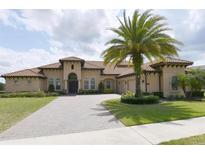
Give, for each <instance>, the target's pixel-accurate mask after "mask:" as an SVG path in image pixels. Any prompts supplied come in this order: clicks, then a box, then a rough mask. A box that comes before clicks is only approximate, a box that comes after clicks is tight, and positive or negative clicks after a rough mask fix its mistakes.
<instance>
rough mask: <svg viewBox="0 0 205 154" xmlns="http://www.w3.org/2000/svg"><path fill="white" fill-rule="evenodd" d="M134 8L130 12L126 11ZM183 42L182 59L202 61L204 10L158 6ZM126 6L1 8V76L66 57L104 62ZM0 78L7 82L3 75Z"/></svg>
mask: <svg viewBox="0 0 205 154" xmlns="http://www.w3.org/2000/svg"><path fill="white" fill-rule="evenodd" d="M132 12H133V10H127V13H128V15H129V14H130V15H131V14H132ZM154 13H158V14H160V15H162V16H165V17H166V18H167V23H168V24H169V25H170V27H171V28H172V29H173V31H172V32H170V34H171V35H172V36H174V37H175V38H176V39H178V40H180V41H182V42H183V43H184V46H183V47H181V50H182V51H181V52H180V53H179V55H180V58H182V59H187V60H192V61H194V65H204V64H205V62H204V59H205V52H204V51H205V10H154ZM116 16H119V17H121V16H122V10H0V74H4V73H8V72H11V71H16V70H19V69H24V68H30V67H36V66H40V65H44V64H48V63H52V62H56V61H58V59H59V58H62V57H66V56H77V57H80V58H85V59H89V60H100V59H101V57H100V53H101V52H102V51H103V50H104V49H105V42H106V41H108V40H109V39H110V38H112V37H113V34H112V33H111V32H110V31H109V30H107V29H108V28H110V27H118V25H119V23H118V21H117V19H116ZM0 81H3V80H2V79H0Z"/></svg>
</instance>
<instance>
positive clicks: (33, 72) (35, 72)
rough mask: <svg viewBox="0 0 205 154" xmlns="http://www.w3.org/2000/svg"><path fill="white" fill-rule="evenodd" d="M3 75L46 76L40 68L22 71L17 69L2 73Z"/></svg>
mask: <svg viewBox="0 0 205 154" xmlns="http://www.w3.org/2000/svg"><path fill="white" fill-rule="evenodd" d="M2 77H41V78H45V76H44V75H43V74H42V73H41V72H40V69H38V68H31V69H25V70H21V71H16V72H12V73H7V74H4V75H2Z"/></svg>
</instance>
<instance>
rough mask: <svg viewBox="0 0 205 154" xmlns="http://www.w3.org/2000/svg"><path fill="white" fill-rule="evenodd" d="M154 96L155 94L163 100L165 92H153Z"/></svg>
mask: <svg viewBox="0 0 205 154" xmlns="http://www.w3.org/2000/svg"><path fill="white" fill-rule="evenodd" d="M152 94H153V95H154V96H159V98H163V97H164V94H163V92H160V91H157V92H153V93H152Z"/></svg>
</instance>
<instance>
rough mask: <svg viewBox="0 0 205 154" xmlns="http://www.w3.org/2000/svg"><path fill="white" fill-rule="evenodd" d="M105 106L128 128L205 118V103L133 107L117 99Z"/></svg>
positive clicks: (193, 102) (179, 102) (170, 103)
mask: <svg viewBox="0 0 205 154" xmlns="http://www.w3.org/2000/svg"><path fill="white" fill-rule="evenodd" d="M103 104H104V105H105V107H106V108H107V109H109V110H110V112H111V113H113V114H114V115H115V117H116V118H118V119H119V120H120V121H121V122H122V123H123V124H124V125H126V126H133V125H140V124H148V123H156V122H163V121H172V120H178V119H188V118H193V117H200V116H205V101H201V102H199V101H189V102H188V101H173V102H165V103H160V104H152V105H131V104H124V103H121V102H120V100H119V99H115V100H108V101H106V102H103Z"/></svg>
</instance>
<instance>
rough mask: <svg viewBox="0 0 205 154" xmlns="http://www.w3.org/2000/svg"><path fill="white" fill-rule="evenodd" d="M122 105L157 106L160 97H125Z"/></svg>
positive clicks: (122, 99)
mask: <svg viewBox="0 0 205 154" xmlns="http://www.w3.org/2000/svg"><path fill="white" fill-rule="evenodd" d="M121 102H122V103H127V104H157V103H159V97H158V96H153V95H149V96H141V97H133V96H131V97H130V96H125V95H123V96H122V97H121Z"/></svg>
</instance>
